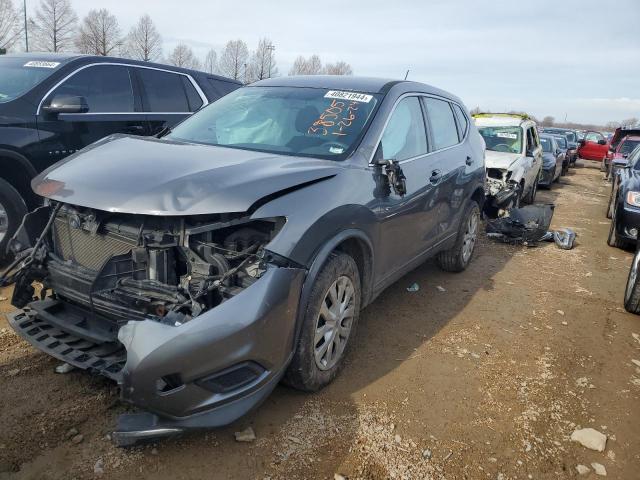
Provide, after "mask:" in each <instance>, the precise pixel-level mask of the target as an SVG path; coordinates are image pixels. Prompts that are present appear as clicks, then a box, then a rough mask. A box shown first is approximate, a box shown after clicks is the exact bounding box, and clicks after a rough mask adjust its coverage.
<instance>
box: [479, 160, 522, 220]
mask: <svg viewBox="0 0 640 480" xmlns="http://www.w3.org/2000/svg"><path fill="white" fill-rule="evenodd" d="M512 175H513V172H511V171H510V170H507V169H501V168H487V178H486V184H485V195H486V199H487V201H486V202H485V205H484V212H485V214H486V215H487V216H488V217H490V218H496V217H501V216H503V215H504V214H505V213H506V212H507V211H508V210H509V209H510V208H513V207H517V206H518V201H519V199H520V196H521V195H522V188H521V185H520V183H519V182H518V181H516V180H514V179H513V178H512Z"/></svg>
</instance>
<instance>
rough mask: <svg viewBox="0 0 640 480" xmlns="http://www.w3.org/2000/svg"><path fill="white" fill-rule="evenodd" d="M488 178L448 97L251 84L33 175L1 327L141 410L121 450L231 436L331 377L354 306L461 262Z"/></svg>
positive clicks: (301, 83)
mask: <svg viewBox="0 0 640 480" xmlns="http://www.w3.org/2000/svg"><path fill="white" fill-rule="evenodd" d="M484 181H485V166H484V143H483V141H482V138H481V137H480V135H479V134H478V132H477V130H476V128H475V126H474V125H473V123H472V122H471V120H470V117H469V114H468V112H467V110H466V108H465V107H464V105H463V104H462V102H461V101H460V100H459V99H458V98H457V97H456V96H454V95H451V94H450V93H447V92H444V91H442V90H439V89H437V88H434V87H430V86H427V85H423V84H420V83H415V82H408V81H391V80H380V79H371V78H354V77H337V76H327V77H323V76H314V77H285V78H277V79H270V80H264V81H261V82H257V83H255V84H252V85H250V86H246V87H243V88H240V89H238V90H236V91H234V92H232V93H230V94H228V95H226V96H225V97H223V98H222V99H220V100H218V101H217V102H215V103H213V104H211V105H209V106H207V107H206V108H204V109H202V110H200V111H199V112H197V113H196V114H194V115H193V116H192V117H190V118H188V119H187V120H185V121H184V122H182V123H181V124H179V125H178V126H176V127H175V128H174V129H173V130H172V131H171V132H169V133H167V134H166V135H164V136H162V138H154V137H147V138H145V137H134V136H128V135H114V136H110V137H107V138H105V139H103V140H101V141H99V142H97V143H94V144H92V145H91V146H89V147H87V148H85V149H84V150H82V151H80V152H78V153H76V154H73V155H71V156H70V157H68V158H67V159H66V160H64V161H63V162H61V163H59V164H57V165H55V166H54V167H52V168H50V169H48V170H46V171H44V172H43V173H42V174H41V175H39V176H38V177H37V178H36V179H35V180H34V182H33V188H34V191H35V192H36V193H37V194H39V195H40V196H42V197H45V199H46V202H45V205H44V206H43V207H41V208H39V209H37V210H35V211H34V212H32V213H30V214H28V215H27V216H26V217H25V219H24V222H23V224H22V227H21V228H20V229H19V230H18V232H17V234H16V236H15V237H14V238H13V239H12V241H11V243H10V248H11V249H12V251H13V253H14V254H15V255H16V258H17V260H16V262H14V264H13V265H12V267H11V269H10V271H8V272H7V274H6V276H5V282H4V283H15V289H14V294H13V298H12V302H13V304H14V305H15V306H17V307H19V308H22V310H20V311H18V312H17V313H14V314H12V315H10V323H11V325H12V327H13V328H14V329H15V330H16V332H18V333H19V334H20V335H22V337H24V338H25V339H26V340H27V341H29V342H31V343H32V344H33V345H34V346H35V347H36V348H39V349H40V350H43V351H45V352H47V353H48V354H50V355H52V356H54V357H56V358H58V359H60V360H62V361H65V362H68V363H69V364H71V365H74V366H76V367H79V368H83V369H87V370H91V371H95V372H99V373H101V374H103V375H105V376H107V377H109V378H111V379H113V380H114V381H116V382H118V384H119V385H120V386H121V396H122V399H123V400H125V401H127V402H130V403H132V404H134V405H136V406H138V407H141V408H142V409H144V410H146V411H147V412H146V413H144V412H142V413H137V414H136V413H134V414H128V415H124V416H122V417H121V418H120V420H119V425H118V428H117V429H116V432H115V434H114V437H113V438H114V439H116V441H117V442H119V443H120V444H128V443H132V442H134V441H136V440H137V439H140V438H146V437H149V436H156V435H163V434H170V433H174V432H177V431H182V430H185V429H189V428H197V427H214V426H219V425H223V424H227V423H230V422H232V421H233V420H235V419H237V418H238V417H240V416H241V415H243V414H245V413H246V412H247V411H248V410H249V409H251V408H252V407H254V406H256V405H257V404H259V403H260V402H261V401H262V400H263V399H264V398H265V397H266V396H267V395H268V394H269V393H270V392H271V391H272V389H273V388H274V387H275V386H276V384H277V383H278V382H280V381H281V380H282V381H284V382H285V383H286V384H288V385H290V386H292V387H295V388H298V389H301V390H305V391H315V390H318V389H320V388H322V387H324V386H325V385H327V384H328V383H329V382H331V381H332V380H333V378H334V377H335V376H336V375H337V373H338V371H339V370H340V368H341V366H342V365H343V363H344V359H345V356H346V355H347V352H348V350H349V348H350V347H351V346H352V344H353V337H354V335H355V331H356V327H357V324H358V317H359V313H360V311H361V310H362V309H363V308H364V307H365V306H366V305H368V304H369V303H371V302H372V301H373V300H374V299H375V298H376V297H377V296H378V295H379V294H380V292H382V291H383V290H384V289H385V288H386V287H387V286H389V285H391V284H392V283H393V282H395V281H396V280H397V279H399V278H400V277H402V276H403V275H405V274H406V273H407V272H408V271H410V270H411V269H413V268H415V267H416V266H418V265H420V264H421V263H423V262H424V261H425V260H426V259H428V258H430V257H434V256H435V257H436V258H437V261H438V263H439V265H440V266H441V267H442V268H443V269H444V270H447V271H452V272H459V271H462V270H464V269H465V268H466V267H467V265H468V264H469V262H470V261H471V258H472V256H473V252H474V246H475V242H476V238H477V234H478V227H479V219H480V211H481V208H482V203H483V200H484ZM36 281H37V282H41V283H42V285H43V289H42V291H41V293H40V295H39V296H38V297H37V298H34V287H33V286H32V283H33V282H36Z"/></svg>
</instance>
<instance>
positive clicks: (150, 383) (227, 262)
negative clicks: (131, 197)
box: [5, 202, 306, 445]
mask: <svg viewBox="0 0 640 480" xmlns="http://www.w3.org/2000/svg"><path fill="white" fill-rule="evenodd" d="M284 222H285V219H284V218H282V217H278V218H265V219H252V218H250V217H248V216H246V215H243V214H219V215H197V216H185V217H178V216H168V217H160V216H150V215H134V214H124V213H109V212H105V211H100V210H95V209H90V208H82V207H75V206H72V205H68V204H63V203H55V202H51V203H50V204H49V205H47V206H44V207H40V208H38V209H36V210H35V211H34V212H32V213H30V214H28V215H27V216H26V217H25V219H24V221H23V224H22V226H21V228H20V229H19V231H18V232H17V234H16V235H15V237H14V238H13V240H12V242H11V249H12V250H13V252H14V254H15V255H16V258H17V260H16V262H14V265H13V266H12V268H11V272H9V273H8V274H7V275H6V276H5V283H15V289H14V293H13V298H12V303H13V304H14V305H15V306H16V307H18V308H22V309H23V310H22V311H18V312H16V313H13V314H11V315H10V316H9V321H10V323H11V325H12V327H13V328H14V329H15V330H16V331H17V332H18V333H19V334H20V335H21V336H22V337H24V338H25V339H26V340H27V341H29V342H30V343H32V344H33V345H34V346H35V347H37V348H39V349H40V350H43V351H44V352H46V353H48V354H50V355H52V356H54V357H56V358H58V359H60V360H62V361H64V362H67V363H69V364H71V365H74V366H76V367H78V368H83V369H86V370H90V371H94V372H98V373H100V374H103V375H105V376H107V377H109V378H111V379H113V380H115V381H116V382H118V384H120V386H121V397H122V399H123V400H125V401H127V402H129V403H133V404H135V405H137V406H139V407H141V408H143V409H145V410H147V411H148V412H150V413H146V414H139V415H127V416H123V417H122V418H121V419H120V425H119V428H118V430H117V432H116V434H115V435H114V438H115V440H116V441H117V442H118V443H120V444H123V445H124V444H129V443H132V442H134V441H136V440H137V439H140V438H145V437H147V436H157V435H162V434H170V433H173V432H175V431H180V430H183V429H185V428H200V427H213V426H219V425H223V424H227V423H229V422H231V421H233V420H235V419H236V418H238V417H240V416H241V415H243V414H245V413H246V412H247V411H248V410H249V409H250V408H252V407H254V406H255V405H257V404H258V403H259V402H260V401H262V399H264V398H265V397H266V396H267V395H268V394H269V392H270V391H271V390H272V389H273V387H274V386H275V385H276V384H277V382H278V381H279V379H280V378H281V376H282V374H283V372H284V369H285V367H286V365H287V363H288V361H289V357H290V353H291V350H292V344H293V338H294V331H295V318H296V313H297V304H298V299H299V295H300V289H301V286H302V282H303V279H304V276H305V273H306V271H305V269H304V268H302V267H301V266H299V265H296V264H293V263H292V262H290V261H288V260H287V259H286V258H283V257H281V256H278V255H276V254H274V253H272V252H270V251H269V250H268V249H267V248H266V246H267V245H268V244H269V242H270V241H271V240H272V239H273V238H274V237H275V235H276V234H277V233H278V231H279V230H280V229H281V227H282V226H283V224H284ZM34 284H35V285H37V286H39V287H40V288H39V292H38V297H37V298H35V297H34V295H35V293H36V290H35V289H34Z"/></svg>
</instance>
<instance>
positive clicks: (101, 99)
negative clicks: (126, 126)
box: [49, 65, 134, 113]
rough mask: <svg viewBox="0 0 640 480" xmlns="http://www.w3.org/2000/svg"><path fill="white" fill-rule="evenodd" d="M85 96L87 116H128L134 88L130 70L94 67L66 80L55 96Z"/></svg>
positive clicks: (115, 67)
mask: <svg viewBox="0 0 640 480" xmlns="http://www.w3.org/2000/svg"><path fill="white" fill-rule="evenodd" d="M59 94H62V95H74V96H80V97H84V98H85V99H86V100H87V104H88V105H89V113H123V112H124V113H127V112H133V111H134V101H133V87H132V85H131V78H130V75H129V68H128V67H124V66H118V65H94V66H91V67H88V68H85V69H83V70H80V71H79V72H78V73H76V74H75V75H73V76H72V77H70V78H69V79H67V80H65V81H64V83H63V84H62V85H60V86H59V87H58V88H56V89H55V91H54V92H53V94H52V95H50V96H49V99H51V98H53V97H54V96H55V95H59Z"/></svg>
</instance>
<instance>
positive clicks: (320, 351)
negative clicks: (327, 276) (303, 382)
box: [313, 275, 355, 370]
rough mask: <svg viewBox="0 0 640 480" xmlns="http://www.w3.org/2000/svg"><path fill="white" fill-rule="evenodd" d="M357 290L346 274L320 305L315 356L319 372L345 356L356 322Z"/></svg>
mask: <svg viewBox="0 0 640 480" xmlns="http://www.w3.org/2000/svg"><path fill="white" fill-rule="evenodd" d="M354 295H355V288H354V286H353V282H352V281H351V279H350V278H349V277H347V276H346V275H341V276H340V277H338V278H337V279H336V281H335V282H333V283H332V284H331V286H330V287H329V289H328V290H327V293H326V294H325V297H324V299H323V300H322V305H321V306H320V313H319V314H318V319H317V320H316V328H315V334H314V343H313V348H314V357H315V361H316V366H317V367H318V368H319V369H320V370H329V369H331V368H333V367H334V366H335V365H336V363H338V361H339V360H340V358H341V357H342V354H343V353H344V349H345V347H346V345H347V341H348V340H349V334H350V333H351V325H352V323H353V317H354V314H355V310H354V300H355V299H354Z"/></svg>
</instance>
